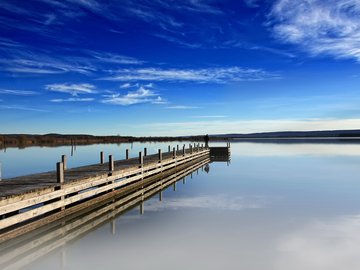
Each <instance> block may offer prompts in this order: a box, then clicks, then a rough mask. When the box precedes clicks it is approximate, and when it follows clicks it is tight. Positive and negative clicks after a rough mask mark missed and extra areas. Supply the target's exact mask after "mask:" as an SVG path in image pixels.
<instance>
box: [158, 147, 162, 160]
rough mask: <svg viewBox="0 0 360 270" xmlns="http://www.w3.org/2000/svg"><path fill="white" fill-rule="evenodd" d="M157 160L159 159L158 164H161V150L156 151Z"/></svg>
mask: <svg viewBox="0 0 360 270" xmlns="http://www.w3.org/2000/svg"><path fill="white" fill-rule="evenodd" d="M158 159H159V163H161V162H162V153H161V149H159V150H158Z"/></svg>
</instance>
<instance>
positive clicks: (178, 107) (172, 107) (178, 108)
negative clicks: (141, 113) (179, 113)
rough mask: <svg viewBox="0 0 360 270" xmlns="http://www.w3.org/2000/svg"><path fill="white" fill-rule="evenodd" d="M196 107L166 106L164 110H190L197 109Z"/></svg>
mask: <svg viewBox="0 0 360 270" xmlns="http://www.w3.org/2000/svg"><path fill="white" fill-rule="evenodd" d="M199 108H200V107H198V106H187V105H174V106H168V107H166V109H173V110H191V109H199Z"/></svg>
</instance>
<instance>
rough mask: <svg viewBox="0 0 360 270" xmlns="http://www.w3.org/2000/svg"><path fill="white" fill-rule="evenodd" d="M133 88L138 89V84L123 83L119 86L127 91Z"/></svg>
mask: <svg viewBox="0 0 360 270" xmlns="http://www.w3.org/2000/svg"><path fill="white" fill-rule="evenodd" d="M133 87H139V84H138V83H135V84H131V83H124V84H122V85H120V88H121V89H128V88H133Z"/></svg>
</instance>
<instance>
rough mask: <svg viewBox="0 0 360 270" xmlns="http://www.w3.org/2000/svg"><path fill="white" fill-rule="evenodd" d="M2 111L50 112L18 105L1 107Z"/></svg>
mask: <svg viewBox="0 0 360 270" xmlns="http://www.w3.org/2000/svg"><path fill="white" fill-rule="evenodd" d="M0 109H7V110H19V111H32V112H49V111H48V110H43V109H38V108H33V107H25V106H18V105H0Z"/></svg>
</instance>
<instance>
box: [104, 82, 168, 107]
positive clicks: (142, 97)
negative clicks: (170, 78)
mask: <svg viewBox="0 0 360 270" xmlns="http://www.w3.org/2000/svg"><path fill="white" fill-rule="evenodd" d="M101 102H102V103H105V104H113V105H122V106H129V105H134V104H141V103H152V104H164V103H165V100H164V99H163V98H162V97H161V96H160V95H158V94H156V93H155V92H154V91H152V90H149V89H146V88H144V87H142V86H141V87H140V88H139V89H138V90H136V91H131V92H128V93H127V94H125V95H122V94H112V95H104V99H103V100H102V101H101Z"/></svg>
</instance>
